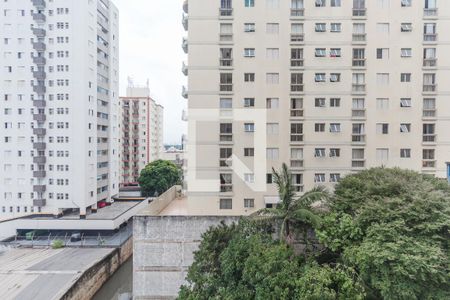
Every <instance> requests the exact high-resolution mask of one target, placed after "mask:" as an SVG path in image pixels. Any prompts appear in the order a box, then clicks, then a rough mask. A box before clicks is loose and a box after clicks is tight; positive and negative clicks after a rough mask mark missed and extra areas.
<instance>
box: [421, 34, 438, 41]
mask: <svg viewBox="0 0 450 300" xmlns="http://www.w3.org/2000/svg"><path fill="white" fill-rule="evenodd" d="M423 41H424V42H436V41H437V33H424V34H423Z"/></svg>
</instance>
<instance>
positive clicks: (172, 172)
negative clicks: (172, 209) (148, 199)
mask: <svg viewBox="0 0 450 300" xmlns="http://www.w3.org/2000/svg"><path fill="white" fill-rule="evenodd" d="M138 181H139V185H140V187H141V189H142V194H143V196H154V195H155V192H156V193H157V194H158V195H161V194H162V193H164V192H165V191H167V190H168V189H169V188H171V187H172V186H174V185H177V184H180V182H181V179H180V170H179V168H178V167H177V166H176V165H175V164H174V163H172V162H171V161H168V160H156V161H154V162H151V163H149V164H148V165H147V166H146V167H145V168H144V169H143V170H142V171H141V175H140V176H139V179H138Z"/></svg>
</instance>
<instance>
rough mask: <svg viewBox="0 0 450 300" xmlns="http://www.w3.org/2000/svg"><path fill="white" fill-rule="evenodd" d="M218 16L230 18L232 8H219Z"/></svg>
mask: <svg viewBox="0 0 450 300" xmlns="http://www.w3.org/2000/svg"><path fill="white" fill-rule="evenodd" d="M219 15H220V16H221V17H231V16H232V15H233V8H231V7H221V8H219Z"/></svg>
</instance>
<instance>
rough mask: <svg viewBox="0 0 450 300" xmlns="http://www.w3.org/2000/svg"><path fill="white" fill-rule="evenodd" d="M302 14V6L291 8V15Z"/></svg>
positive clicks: (298, 15) (301, 15)
mask: <svg viewBox="0 0 450 300" xmlns="http://www.w3.org/2000/svg"><path fill="white" fill-rule="evenodd" d="M304 15H305V9H304V8H291V17H303V16H304Z"/></svg>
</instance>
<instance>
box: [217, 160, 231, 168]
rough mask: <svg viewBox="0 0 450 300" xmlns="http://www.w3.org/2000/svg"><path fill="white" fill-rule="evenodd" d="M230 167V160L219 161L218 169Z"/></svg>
mask: <svg viewBox="0 0 450 300" xmlns="http://www.w3.org/2000/svg"><path fill="white" fill-rule="evenodd" d="M231 166H232V160H231V159H230V158H221V159H220V160H219V167H222V168H227V167H231Z"/></svg>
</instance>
